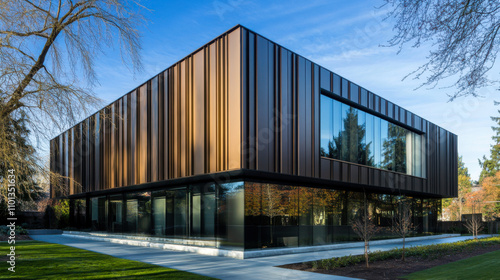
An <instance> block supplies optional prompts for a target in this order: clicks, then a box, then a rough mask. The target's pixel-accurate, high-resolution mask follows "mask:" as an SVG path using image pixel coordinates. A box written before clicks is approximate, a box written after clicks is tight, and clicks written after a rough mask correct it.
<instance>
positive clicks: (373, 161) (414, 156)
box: [320, 95, 425, 177]
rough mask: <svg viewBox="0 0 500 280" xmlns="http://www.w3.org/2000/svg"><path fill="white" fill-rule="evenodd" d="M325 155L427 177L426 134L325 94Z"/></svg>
mask: <svg viewBox="0 0 500 280" xmlns="http://www.w3.org/2000/svg"><path fill="white" fill-rule="evenodd" d="M320 113H321V148H320V149H321V151H320V152H321V156H324V157H329V158H333V159H339V160H343V161H349V162H353V163H358V164H363V165H367V166H373V167H377V168H381V169H386V170H391V171H396V172H400V173H405V174H410V175H414V176H420V177H425V173H424V171H425V160H424V159H425V155H424V154H425V143H424V139H425V138H424V137H425V136H424V135H420V134H417V133H414V132H412V131H409V130H408V129H405V128H403V127H401V126H399V125H396V124H393V123H391V122H388V121H386V120H384V119H381V118H379V117H376V116H374V115H371V114H369V113H366V112H364V111H362V110H359V109H356V108H353V107H351V106H349V105H347V104H344V103H342V102H340V101H337V100H335V99H333V98H330V97H328V96H326V95H322V96H321V112H320Z"/></svg>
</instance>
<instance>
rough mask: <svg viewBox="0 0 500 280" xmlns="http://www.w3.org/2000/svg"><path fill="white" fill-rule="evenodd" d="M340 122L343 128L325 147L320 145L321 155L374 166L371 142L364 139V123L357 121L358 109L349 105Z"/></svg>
mask: <svg viewBox="0 0 500 280" xmlns="http://www.w3.org/2000/svg"><path fill="white" fill-rule="evenodd" d="M342 122H343V128H344V129H343V130H342V131H340V132H339V133H338V135H336V136H333V139H331V140H330V141H328V146H327V148H326V149H325V147H321V156H324V157H329V158H335V159H340V160H344V161H349V162H355V163H360V164H365V165H369V166H374V159H373V153H372V152H371V151H370V149H371V147H372V142H371V141H370V142H369V143H366V141H365V139H366V137H365V136H366V123H364V122H361V124H360V122H358V110H357V109H355V108H353V107H349V109H348V110H347V112H346V115H345V117H344V118H343V120H342ZM342 149H344V151H348V152H347V153H346V152H344V153H342Z"/></svg>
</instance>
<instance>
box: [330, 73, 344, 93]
mask: <svg viewBox="0 0 500 280" xmlns="http://www.w3.org/2000/svg"><path fill="white" fill-rule="evenodd" d="M332 75H333V79H332V84H333V91H332V92H333V94H335V95H339V96H340V95H341V94H342V78H341V77H340V76H339V75H337V74H332Z"/></svg>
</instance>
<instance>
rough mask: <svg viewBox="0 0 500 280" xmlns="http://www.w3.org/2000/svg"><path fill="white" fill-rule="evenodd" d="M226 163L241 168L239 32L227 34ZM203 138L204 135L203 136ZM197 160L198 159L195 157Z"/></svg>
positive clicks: (230, 168) (231, 166) (229, 167)
mask: <svg viewBox="0 0 500 280" xmlns="http://www.w3.org/2000/svg"><path fill="white" fill-rule="evenodd" d="M227 57H228V83H229V85H228V95H227V98H226V99H227V106H228V118H227V119H228V127H227V134H228V146H227V147H228V165H227V169H229V170H232V169H240V168H241V149H242V146H241V143H242V138H241V135H242V134H241V131H242V126H241V123H242V120H241V82H242V81H241V32H240V29H237V30H235V31H234V32H231V33H230V34H229V35H228V55H227ZM203 138H205V137H203ZM197 160H198V159H197Z"/></svg>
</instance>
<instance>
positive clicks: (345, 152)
mask: <svg viewBox="0 0 500 280" xmlns="http://www.w3.org/2000/svg"><path fill="white" fill-rule="evenodd" d="M349 108H350V107H349V105H347V104H343V103H342V107H341V112H342V114H341V117H342V121H341V122H342V128H341V133H340V134H341V135H340V140H341V142H342V144H341V147H342V151H341V153H340V159H341V160H345V161H349V138H350V133H349V130H348V129H349V119H348V115H349Z"/></svg>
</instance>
